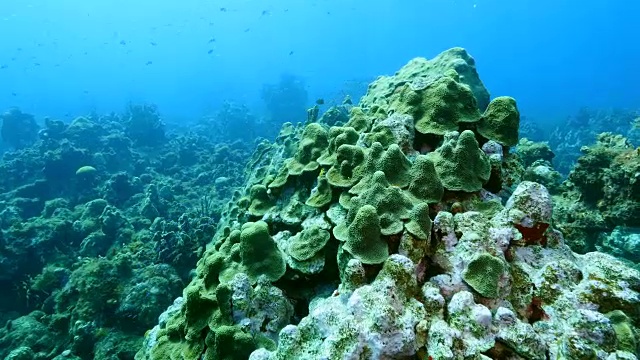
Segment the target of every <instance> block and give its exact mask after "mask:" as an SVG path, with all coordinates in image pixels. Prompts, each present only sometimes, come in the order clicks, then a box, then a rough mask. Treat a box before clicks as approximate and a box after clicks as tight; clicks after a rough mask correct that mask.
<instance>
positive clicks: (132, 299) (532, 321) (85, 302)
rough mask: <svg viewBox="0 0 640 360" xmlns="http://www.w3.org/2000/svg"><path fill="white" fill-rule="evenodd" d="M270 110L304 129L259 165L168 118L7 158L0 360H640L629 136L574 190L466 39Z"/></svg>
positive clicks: (137, 117)
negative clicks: (528, 135)
mask: <svg viewBox="0 0 640 360" xmlns="http://www.w3.org/2000/svg"><path fill="white" fill-rule="evenodd" d="M289 86H290V88H289ZM263 96H264V98H265V101H267V104H268V105H270V111H271V112H272V116H279V115H282V116H284V115H286V116H292V117H295V118H292V119H290V120H291V121H292V122H291V123H285V124H284V125H283V126H282V128H281V130H280V133H279V134H278V135H277V137H275V141H274V142H269V141H267V140H263V141H260V142H258V143H256V146H255V149H254V152H253V155H252V156H251V158H250V159H248V162H247V165H246V167H245V168H244V169H242V168H241V167H240V166H239V165H238V164H241V163H243V162H244V161H243V160H245V159H244V155H245V154H246V150H247V148H246V145H244V144H246V141H244V140H243V141H241V142H239V143H235V144H225V145H220V144H218V139H217V138H216V136H217V135H206V134H200V135H199V134H198V133H195V134H194V133H190V134H182V135H174V134H172V133H171V132H165V126H166V125H165V124H164V123H163V121H161V117H160V116H159V114H158V113H157V110H156V109H155V108H154V107H152V106H151V107H150V106H140V107H130V108H129V110H128V112H127V113H126V114H124V116H121V117H120V116H116V115H113V116H111V117H107V118H99V119H96V118H93V117H80V118H77V119H75V120H74V121H72V122H71V123H70V124H65V123H62V122H58V121H55V120H49V121H46V122H45V129H44V130H43V131H41V132H40V139H39V140H37V141H36V142H35V143H34V144H33V145H31V146H30V147H29V146H27V147H25V148H24V149H21V150H19V151H16V152H12V153H8V154H7V155H6V156H5V161H4V162H2V163H1V164H0V167H1V168H0V170H2V171H4V174H6V176H4V177H2V178H0V190H1V191H0V230H1V231H0V285H2V286H5V287H6V288H18V289H23V290H20V291H16V292H15V295H12V296H11V297H10V298H9V297H3V298H2V299H0V305H5V306H7V307H9V308H10V309H11V310H12V311H15V312H17V313H20V314H21V315H22V316H14V315H11V314H10V313H7V314H5V312H0V319H1V320H5V318H6V320H8V321H7V322H6V325H5V327H4V328H1V329H0V357H3V358H7V359H32V358H33V359H49V358H53V359H68V358H73V359H91V358H96V359H102V358H105V359H106V358H109V359H114V358H119V359H132V358H135V359H137V360H146V359H148V360H152V359H184V360H189V359H193V360H196V359H224V360H235V359H238V360H241V359H251V360H278V359H328V360H333V359H354V360H355V359H423V360H424V359H429V360H440V359H490V358H492V359H536V360H537V359H541V360H544V359H637V356H638V355H639V354H640V349H639V341H638V335H639V330H638V329H639V328H638V327H639V326H640V271H638V269H635V268H634V266H636V265H635V263H636V262H637V257H638V254H640V251H639V250H638V249H640V245H639V244H640V240H638V237H637V233H636V232H635V231H633V230H632V229H633V227H636V226H640V224H638V221H639V220H638V214H640V209H638V204H639V203H640V201H638V200H639V199H638V194H639V193H640V192H639V191H638V190H639V189H638V184H640V182H638V181H637V177H638V173H639V171H640V168H639V165H638V164H639V163H640V162H639V161H638V155H639V154H640V153H639V152H638V150H637V149H635V148H634V147H633V146H632V145H630V142H629V141H628V140H627V139H625V138H624V137H622V136H615V135H612V134H603V135H601V136H600V138H599V142H598V144H597V145H596V146H594V147H588V148H584V149H583V153H584V154H583V156H582V157H581V158H580V159H579V160H578V162H577V165H576V167H575V168H574V170H573V171H572V172H571V173H570V175H569V177H568V179H567V180H566V181H565V182H563V183H561V182H560V175H559V173H558V172H556V171H555V170H554V169H553V164H552V159H553V158H554V152H552V151H551V150H550V147H549V146H548V145H546V144H544V143H542V144H541V143H533V142H531V141H527V140H520V142H518V133H519V130H520V129H519V127H520V114H519V111H518V108H517V106H516V102H515V100H514V99H513V98H510V97H497V98H495V99H493V100H491V99H490V97H489V93H488V91H487V90H486V89H485V88H484V85H483V84H482V82H481V81H480V79H479V77H478V74H477V72H476V68H475V61H474V60H473V58H471V57H470V56H469V54H467V52H466V51H465V50H463V49H461V48H455V49H451V50H448V51H445V52H444V53H442V54H440V55H438V56H437V57H435V58H434V59H431V60H427V59H423V58H418V59H414V60H412V61H410V62H409V63H408V64H407V65H405V66H404V67H402V68H401V69H400V70H399V71H398V72H397V73H396V74H395V75H393V76H384V77H380V78H378V79H376V80H375V81H374V82H373V83H372V84H371V85H370V86H369V88H368V91H367V93H366V94H365V95H364V97H363V98H362V100H361V101H360V103H359V104H358V105H357V106H352V105H353V104H351V103H350V102H349V103H345V104H343V105H341V107H336V108H333V110H330V111H328V112H326V113H325V114H323V115H321V114H320V105H321V103H322V102H323V101H318V103H317V104H316V106H314V107H313V108H312V109H311V110H310V111H309V112H308V115H309V117H308V118H307V121H306V122H305V121H304V120H305V117H304V113H303V112H299V113H300V114H299V115H295V114H294V113H290V110H291V109H294V110H296V111H297V110H299V109H298V107H299V105H300V103H301V100H302V99H303V98H305V97H306V92H304V90H303V89H302V88H301V83H300V82H299V81H298V80H297V79H295V78H283V80H282V83H281V84H280V85H279V86H270V87H265V89H264V91H263ZM287 96H292V99H290V100H291V101H292V102H291V103H289V104H287V103H283V102H281V101H280V100H279V99H281V98H283V97H285V98H286V97H287ZM490 100H491V101H490ZM285 113H286V114H285ZM224 114H229V116H230V118H231V119H239V123H240V124H248V123H252V122H253V120H254V119H253V118H252V117H251V115H250V114H248V113H242V111H241V110H239V109H238V108H231V107H225V108H224V109H223V111H222V112H220V113H218V116H221V117H223V115H224ZM298 116H299V118H298ZM215 121H220V119H219V118H218V120H215V119H214V123H215ZM293 121H300V122H299V123H297V124H294V123H293ZM198 128H199V129H212V128H215V126H213V125H211V124H208V125H207V124H203V123H201V124H199V125H198ZM222 129H223V130H224V131H225V132H228V133H232V132H234V131H238V129H236V128H233V127H231V125H229V126H228V127H222ZM205 132H206V131H205ZM515 145H518V149H517V150H516V151H515V152H510V151H509V150H510V149H509V148H510V147H513V146H515ZM150 149H153V150H152V152H153V153H154V154H153V156H149V155H146V154H148V152H149V150H150ZM35 154H38V155H35ZM70 188H71V189H72V191H70V190H69V189H70ZM69 194H72V195H69ZM203 194H206V195H205V196H203ZM583 226H591V228H593V227H602V228H603V229H606V230H607V231H608V233H606V234H605V235H603V234H597V233H595V232H594V234H591V233H590V231H589V230H585V229H588V228H587V227H583ZM576 228H577V229H579V230H575V229H576ZM561 231H562V232H561ZM563 233H564V235H563ZM565 239H567V243H565ZM581 241H582V242H583V243H584V247H583V248H584V249H586V250H594V249H597V250H603V251H606V252H609V253H612V254H615V255H616V256H617V257H619V258H615V257H613V256H612V255H609V254H606V253H602V252H587V253H584V254H579V253H574V252H573V251H572V250H571V248H570V247H569V246H568V245H571V246H573V247H574V249H576V248H578V247H579V246H576V244H578V245H580V242H581ZM194 266H195V269H194ZM181 289H182V293H181V294H180V290H181ZM145 330H146V332H145ZM142 333H144V337H142V336H141V335H142Z"/></svg>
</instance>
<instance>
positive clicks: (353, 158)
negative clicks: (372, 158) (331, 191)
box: [327, 144, 365, 188]
mask: <svg viewBox="0 0 640 360" xmlns="http://www.w3.org/2000/svg"><path fill="white" fill-rule="evenodd" d="M336 153H337V154H336V162H335V164H334V165H333V166H331V168H330V169H329V170H328V171H327V180H328V181H329V184H330V185H332V186H335V187H339V188H349V187H351V186H353V185H355V184H356V183H357V182H358V181H360V179H361V178H362V173H361V171H360V169H361V167H362V166H363V165H364V160H365V151H364V150H363V149H362V148H361V147H359V146H356V145H349V144H342V145H340V147H338V150H337V151H336Z"/></svg>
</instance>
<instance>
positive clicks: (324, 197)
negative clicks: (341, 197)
mask: <svg viewBox="0 0 640 360" xmlns="http://www.w3.org/2000/svg"><path fill="white" fill-rule="evenodd" d="M332 198H333V191H332V189H331V185H329V180H327V177H326V176H325V174H322V175H321V176H319V177H318V183H317V185H316V186H315V187H314V188H313V189H312V190H311V194H310V195H309V198H308V199H307V201H305V204H306V205H309V206H313V207H316V208H322V207H325V206H327V205H329V204H331V199H332Z"/></svg>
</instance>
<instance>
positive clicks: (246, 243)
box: [240, 221, 286, 281]
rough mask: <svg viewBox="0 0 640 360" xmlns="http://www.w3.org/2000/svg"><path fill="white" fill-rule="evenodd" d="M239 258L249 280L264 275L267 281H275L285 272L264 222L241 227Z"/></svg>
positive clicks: (280, 256)
mask: <svg viewBox="0 0 640 360" xmlns="http://www.w3.org/2000/svg"><path fill="white" fill-rule="evenodd" d="M240 256H241V259H242V263H243V264H244V266H245V267H246V269H247V275H249V277H250V278H254V279H257V277H258V276H260V275H265V276H266V277H267V278H268V279H269V280H271V281H276V280H278V279H279V278H281V277H282V275H284V273H285V271H286V264H285V262H284V259H283V258H282V254H281V253H280V250H279V249H278V247H277V245H276V243H275V242H274V241H273V239H272V238H271V236H269V227H268V225H267V223H265V222H264V221H258V222H255V223H246V224H244V225H242V232H241V233H240Z"/></svg>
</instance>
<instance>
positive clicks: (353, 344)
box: [249, 255, 426, 360]
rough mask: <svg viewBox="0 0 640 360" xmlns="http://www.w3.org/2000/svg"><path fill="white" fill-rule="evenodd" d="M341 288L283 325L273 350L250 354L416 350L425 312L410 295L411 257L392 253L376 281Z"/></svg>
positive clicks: (400, 353) (265, 358) (358, 355)
mask: <svg viewBox="0 0 640 360" xmlns="http://www.w3.org/2000/svg"><path fill="white" fill-rule="evenodd" d="M350 264H352V267H357V263H353V262H350ZM341 290H342V291H343V292H341V293H340V294H339V295H336V296H331V297H328V298H325V299H319V300H318V301H316V302H315V303H314V304H312V305H311V309H310V310H311V311H310V313H309V315H308V316H307V317H305V318H303V319H302V320H301V321H300V323H299V324H298V325H288V326H286V327H285V328H284V329H283V330H282V331H281V332H280V341H279V343H278V347H277V349H275V351H269V350H268V349H259V350H256V351H255V352H254V353H252V354H251V357H250V358H249V359H251V360H275V359H362V358H368V359H398V358H410V357H411V356H413V354H415V353H416V351H417V348H418V347H419V343H420V341H421V340H420V339H421V335H423V334H420V331H421V330H420V327H418V328H417V329H416V327H417V326H416V325H418V324H419V323H420V321H421V320H422V319H424V317H425V315H426V314H425V310H424V307H423V306H422V304H421V303H420V302H418V301H417V300H416V299H414V298H413V294H414V293H415V292H417V291H418V287H417V284H416V279H415V273H414V271H413V265H412V263H411V261H410V260H409V259H407V258H405V257H403V256H400V255H392V256H391V257H389V258H388V259H387V260H386V261H385V263H384V265H383V268H382V270H381V271H380V274H379V275H378V277H377V278H376V280H375V281H374V282H372V283H371V284H368V285H364V286H361V287H358V288H357V289H355V290H354V291H348V290H347V289H341ZM381 338H382V339H388V340H391V339H393V340H394V341H389V342H384V341H379V339H381Z"/></svg>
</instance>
